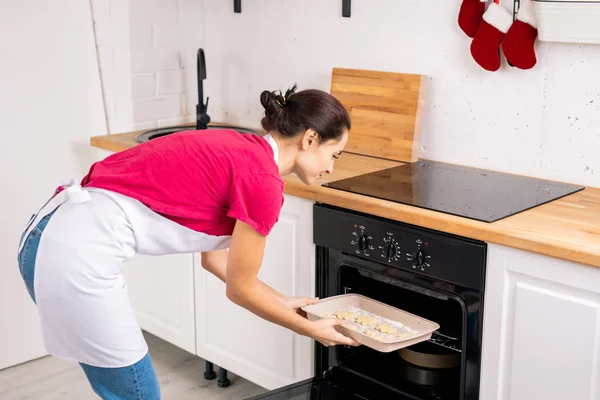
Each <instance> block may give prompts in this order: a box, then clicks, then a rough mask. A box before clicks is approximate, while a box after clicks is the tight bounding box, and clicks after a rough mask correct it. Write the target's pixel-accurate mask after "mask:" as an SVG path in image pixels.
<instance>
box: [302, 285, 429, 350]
mask: <svg viewBox="0 0 600 400" xmlns="http://www.w3.org/2000/svg"><path fill="white" fill-rule="evenodd" d="M302 310H304V311H305V312H306V316H307V318H308V319H309V320H310V321H316V320H318V319H322V318H338V317H336V315H335V313H337V312H339V311H348V310H349V311H351V312H353V313H354V315H355V317H360V316H371V317H375V321H368V322H364V320H363V324H364V325H363V324H360V323H357V322H356V321H357V318H352V317H351V316H348V319H344V322H343V323H342V325H338V326H336V330H337V331H338V332H340V333H341V334H343V335H345V336H349V337H351V338H352V339H354V340H356V341H357V342H359V343H361V344H363V345H365V346H368V347H370V348H372V349H374V350H377V351H380V352H382V353H389V352H391V351H394V350H399V349H402V348H404V347H408V346H412V345H413V344H416V343H420V342H423V341H426V340H428V339H430V338H431V334H432V333H433V332H434V331H436V330H438V329H440V325H439V324H437V323H435V322H432V321H429V320H427V319H424V318H421V317H419V316H416V315H414V314H411V313H408V312H406V311H403V310H400V309H398V308H395V307H392V306H390V305H387V304H385V303H381V302H379V301H377V300H373V299H371V298H369V297H366V296H363V295H360V294H355V293H350V294H343V295H339V296H332V297H327V298H325V299H322V300H320V301H319V302H318V303H316V304H311V305H308V306H304V307H302ZM381 325H387V326H391V327H394V328H395V329H396V332H395V333H388V334H386V333H381V332H379V331H378V330H377V327H378V326H381ZM367 331H369V332H367Z"/></svg>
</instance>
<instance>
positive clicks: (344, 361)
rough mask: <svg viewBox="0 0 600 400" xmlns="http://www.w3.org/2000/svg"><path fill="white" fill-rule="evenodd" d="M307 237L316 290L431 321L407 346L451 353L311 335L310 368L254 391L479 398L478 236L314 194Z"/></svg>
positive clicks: (290, 395) (282, 399)
mask: <svg viewBox="0 0 600 400" xmlns="http://www.w3.org/2000/svg"><path fill="white" fill-rule="evenodd" d="M314 242H315V245H316V249H317V250H316V253H317V254H316V262H317V264H316V265H317V268H316V293H315V294H316V295H317V296H319V297H320V298H327V297H331V296H335V295H339V294H344V293H358V294H362V295H364V296H368V297H370V298H373V299H375V300H378V301H381V302H384V303H386V304H389V305H392V306H394V307H397V308H400V309H402V310H405V311H408V312H410V313H413V314H415V315H418V316H421V317H424V318H426V319H429V320H431V321H434V322H437V323H438V324H439V325H440V329H439V330H438V331H436V332H434V334H433V336H432V338H431V339H430V340H429V341H427V342H423V343H420V344H417V345H414V346H410V347H409V348H408V349H410V350H411V351H414V352H418V353H420V354H422V355H424V356H425V357H432V358H436V357H437V356H442V357H446V356H450V357H452V358H453V359H454V360H456V363H455V364H452V365H450V366H446V367H439V368H428V367H424V366H423V365H416V364H414V363H411V362H409V361H408V360H407V359H406V357H403V356H402V355H401V353H400V352H399V351H394V352H390V353H381V352H378V351H375V350H373V349H371V348H369V347H367V346H359V347H350V346H333V347H324V346H322V345H320V344H318V343H317V344H316V352H315V371H316V376H315V378H313V379H309V380H307V381H303V382H299V383H297V384H294V385H290V386H287V387H284V388H281V389H279V390H275V391H271V392H269V393H266V394H262V395H259V396H256V397H253V398H252V399H256V400H258V399H269V400H287V399H295V400H301V399H302V400H303V399H306V400H309V399H310V400H317V399H318V400H334V399H335V400H338V399H339V400H341V399H362V400H384V399H389V400H396V399H397V400H404V399H412V400H474V399H478V398H479V381H480V368H481V341H482V325H483V298H484V297H483V295H484V282H485V260H486V244H485V243H483V242H479V241H474V240H470V239H466V238H462V237H458V236H453V235H447V234H444V233H441V232H437V231H431V230H427V229H423V228H420V227H415V226H411V225H406V224H403V223H400V222H396V221H390V220H386V219H382V218H377V217H373V216H369V215H364V214H360V213H356V212H353V211H349V210H344V209H339V208H336V207H333V206H327V205H321V204H317V205H315V206H314Z"/></svg>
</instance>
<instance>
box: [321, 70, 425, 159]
mask: <svg viewBox="0 0 600 400" xmlns="http://www.w3.org/2000/svg"><path fill="white" fill-rule="evenodd" d="M424 81H425V79H424V77H423V76H422V75H416V74H402V73H395V72H382V71H368V70H358V69H345V68H334V69H333V72H332V76H331V95H333V96H334V97H336V98H337V99H338V100H339V101H340V102H341V103H342V104H343V105H344V107H345V108H346V110H347V111H348V113H349V114H350V118H351V119H352V129H351V130H350V137H349V138H348V144H347V145H346V149H345V151H347V152H349V153H356V154H363V155H368V156H373V157H380V158H385V159H389V160H395V161H403V162H412V161H415V160H417V159H418V150H419V133H420V126H421V124H420V117H421V113H422V111H421V110H422V109H423V102H424V99H423V97H424V96H423V94H424V87H425V85H424Z"/></svg>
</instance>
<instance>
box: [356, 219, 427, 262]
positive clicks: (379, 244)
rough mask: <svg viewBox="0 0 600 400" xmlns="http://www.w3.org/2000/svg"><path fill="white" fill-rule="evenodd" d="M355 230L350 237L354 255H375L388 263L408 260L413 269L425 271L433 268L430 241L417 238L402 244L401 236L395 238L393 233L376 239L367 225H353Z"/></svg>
mask: <svg viewBox="0 0 600 400" xmlns="http://www.w3.org/2000/svg"><path fill="white" fill-rule="evenodd" d="M353 228H354V230H353V231H352V233H351V234H350V235H349V241H350V244H351V245H353V246H355V249H354V253H355V254H358V255H363V256H367V257H371V255H372V254H373V255H374V256H375V257H376V258H379V259H380V261H385V262H387V263H392V262H396V263H397V262H399V261H401V260H406V261H408V262H410V264H411V265H412V268H413V269H418V270H420V271H425V269H426V268H429V267H431V263H432V257H431V254H430V248H429V246H430V244H429V241H428V240H425V239H420V238H417V239H415V240H414V242H413V243H410V242H404V241H403V242H402V243H401V241H402V240H403V238H401V237H400V235H396V236H394V232H393V231H388V232H385V235H384V236H383V237H374V236H373V235H371V234H370V233H369V230H368V229H367V227H366V226H365V225H358V224H354V225H353Z"/></svg>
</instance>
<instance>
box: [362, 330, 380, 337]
mask: <svg viewBox="0 0 600 400" xmlns="http://www.w3.org/2000/svg"><path fill="white" fill-rule="evenodd" d="M365 335H367V336H369V337H377V336H378V334H377V332H375V331H373V330H371V329H367V330H366V331H365Z"/></svg>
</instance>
